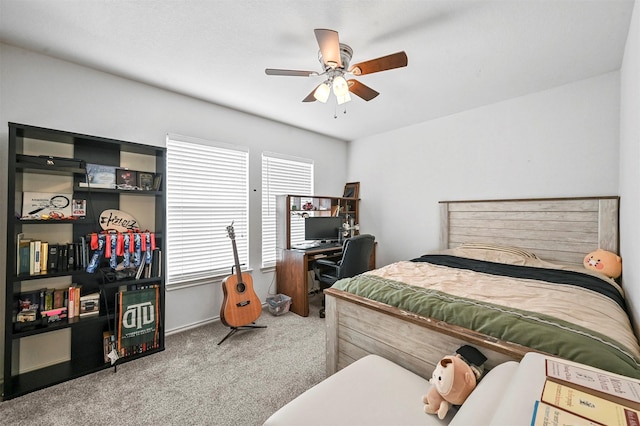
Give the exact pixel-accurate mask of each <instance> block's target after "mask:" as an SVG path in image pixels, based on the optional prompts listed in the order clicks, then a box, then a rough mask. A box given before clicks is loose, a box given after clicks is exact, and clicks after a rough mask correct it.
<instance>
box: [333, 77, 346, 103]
mask: <svg viewBox="0 0 640 426" xmlns="http://www.w3.org/2000/svg"><path fill="white" fill-rule="evenodd" d="M333 94H334V95H336V98H339V97H341V96H344V95H345V94H346V95H348V94H349V85H348V84H347V80H345V79H344V77H342V76H341V75H338V76H336V77H334V78H333Z"/></svg>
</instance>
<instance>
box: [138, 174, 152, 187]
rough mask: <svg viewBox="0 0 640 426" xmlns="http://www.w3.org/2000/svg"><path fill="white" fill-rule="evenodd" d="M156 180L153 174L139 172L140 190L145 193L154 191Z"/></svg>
mask: <svg viewBox="0 0 640 426" xmlns="http://www.w3.org/2000/svg"><path fill="white" fill-rule="evenodd" d="M154 178H155V175H154V174H153V173H147V172H138V188H140V189H142V190H143V191H151V190H152V189H154V185H153V181H154Z"/></svg>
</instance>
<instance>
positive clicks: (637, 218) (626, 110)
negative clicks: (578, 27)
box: [620, 1, 640, 331]
mask: <svg viewBox="0 0 640 426" xmlns="http://www.w3.org/2000/svg"><path fill="white" fill-rule="evenodd" d="M639 52H640V5H639V3H638V1H636V2H635V5H634V10H633V16H632V18H631V27H630V29H629V36H628V38H627V45H626V47H625V53H624V61H623V64H622V69H621V71H620V92H621V95H620V104H621V107H620V199H621V203H620V228H621V229H622V231H623V232H622V233H621V234H622V235H621V236H620V254H621V255H622V259H623V260H622V264H623V268H622V269H623V274H622V275H623V277H622V278H623V279H622V281H623V285H624V288H625V290H626V292H627V298H628V299H629V300H631V301H632V302H633V303H632V306H631V313H632V314H633V316H634V318H635V320H636V324H637V323H638V321H639V320H640V264H638V259H640V214H639V212H640V53H639ZM636 331H638V330H636Z"/></svg>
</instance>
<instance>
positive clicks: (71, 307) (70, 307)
mask: <svg viewBox="0 0 640 426" xmlns="http://www.w3.org/2000/svg"><path fill="white" fill-rule="evenodd" d="M75 290H76V288H75V287H74V286H73V285H72V286H71V287H69V290H68V291H67V315H68V316H69V318H74V317H75V316H76V291H75Z"/></svg>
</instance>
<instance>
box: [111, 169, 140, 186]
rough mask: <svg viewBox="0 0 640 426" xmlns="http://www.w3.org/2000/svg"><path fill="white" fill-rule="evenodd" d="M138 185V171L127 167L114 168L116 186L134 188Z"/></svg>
mask: <svg viewBox="0 0 640 426" xmlns="http://www.w3.org/2000/svg"><path fill="white" fill-rule="evenodd" d="M137 185H138V172H136V171H134V170H129V169H116V187H117V188H119V189H134V187H136V186H137Z"/></svg>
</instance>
